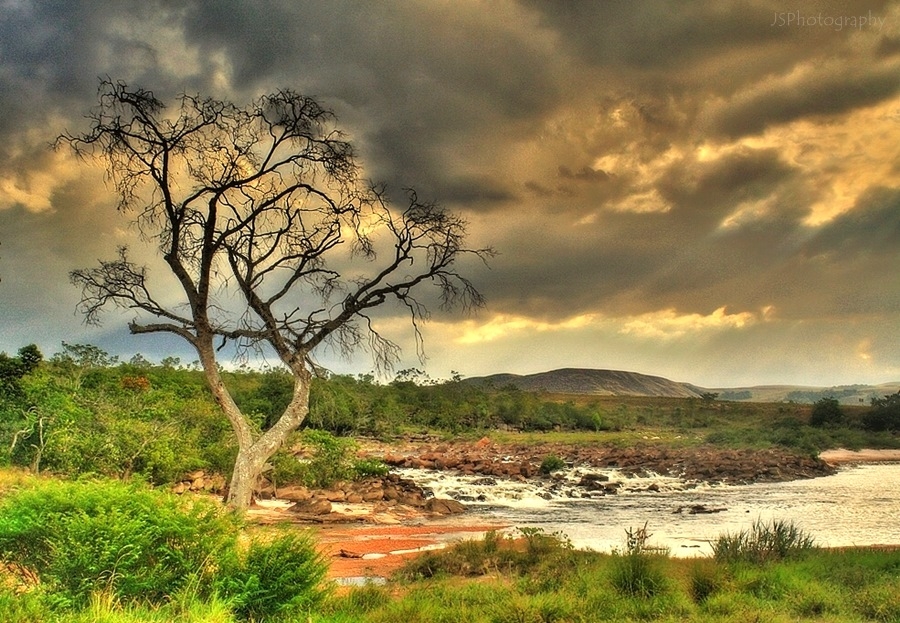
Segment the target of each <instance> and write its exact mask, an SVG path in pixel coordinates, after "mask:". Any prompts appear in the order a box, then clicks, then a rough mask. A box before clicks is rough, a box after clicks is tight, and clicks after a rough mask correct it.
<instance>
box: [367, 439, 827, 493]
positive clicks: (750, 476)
mask: <svg viewBox="0 0 900 623" xmlns="http://www.w3.org/2000/svg"><path fill="white" fill-rule="evenodd" d="M369 453H370V454H372V455H380V457H381V458H382V459H383V460H384V461H385V462H386V463H387V464H388V465H390V466H392V467H407V468H416V469H434V470H454V471H458V472H460V473H462V474H466V475H475V474H477V475H482V476H490V477H497V478H510V479H516V480H524V479H529V478H539V477H541V476H542V473H541V464H542V462H543V461H544V460H545V459H546V457H548V456H554V457H558V458H559V459H561V460H562V461H564V462H565V463H566V464H567V465H570V466H581V467H584V468H586V469H589V468H595V469H607V468H615V469H617V470H618V471H620V472H621V473H623V474H625V475H627V476H641V475H644V474H648V473H653V474H657V475H660V476H672V477H677V478H681V479H683V480H686V481H695V482H706V483H722V484H749V483H754V482H785V481H789V480H797V479H801V478H815V477H819V476H827V475H830V474H833V473H834V471H835V468H834V467H833V466H832V465H830V464H829V463H827V462H825V461H824V460H822V459H820V458H816V457H811V456H808V455H803V454H798V453H793V452H789V451H787V450H774V449H768V450H745V449H740V450H737V449H735V450H731V449H722V448H716V447H713V446H698V447H691V448H673V447H667V446H661V445H656V444H649V443H648V444H642V445H635V446H631V447H619V446H612V445H590V446H588V445H573V444H560V443H546V444H539V445H534V444H501V443H497V442H494V441H492V440H490V439H489V438H483V439H481V440H479V441H476V442H453V443H425V444H407V445H405V446H400V447H399V448H397V447H389V446H385V447H381V448H377V447H372V448H369Z"/></svg>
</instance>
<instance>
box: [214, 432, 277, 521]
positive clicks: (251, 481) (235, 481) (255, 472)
mask: <svg viewBox="0 0 900 623" xmlns="http://www.w3.org/2000/svg"><path fill="white" fill-rule="evenodd" d="M254 448H255V446H251V447H250V448H248V449H246V450H239V451H238V455H237V458H236V459H235V461H234V470H232V472H231V481H230V482H229V484H228V495H227V497H226V498H225V503H226V504H227V505H228V506H229V507H230V508H232V509H235V510H246V509H247V508H249V507H250V504H251V503H252V501H253V491H254V490H255V489H256V484H257V482H258V481H259V477H260V475H261V474H262V471H263V467H265V464H266V460H268V458H269V457H268V456H262V452H261V451H260V449H256V450H255V451H254Z"/></svg>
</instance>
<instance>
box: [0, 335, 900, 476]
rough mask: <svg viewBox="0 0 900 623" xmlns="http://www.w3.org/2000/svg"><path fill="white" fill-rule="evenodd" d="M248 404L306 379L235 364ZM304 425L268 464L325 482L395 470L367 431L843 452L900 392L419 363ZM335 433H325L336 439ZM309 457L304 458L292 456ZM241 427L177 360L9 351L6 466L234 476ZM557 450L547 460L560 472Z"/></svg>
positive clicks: (261, 415)
mask: <svg viewBox="0 0 900 623" xmlns="http://www.w3.org/2000/svg"><path fill="white" fill-rule="evenodd" d="M222 376H223V378H224V380H225V382H226V383H227V384H228V385H229V387H230V388H231V392H232V394H233V396H234V397H235V400H236V401H237V402H238V404H239V406H240V407H241V409H242V410H243V412H245V413H248V414H250V417H251V419H252V421H253V423H254V426H256V427H257V428H258V429H259V430H261V431H262V430H265V429H266V428H267V427H269V426H271V425H272V423H273V422H274V421H275V418H277V417H278V415H279V414H280V413H281V412H282V410H283V409H284V406H285V405H286V404H287V402H288V401H289V400H290V394H291V391H292V380H291V377H290V375H288V374H287V373H285V372H283V371H281V370H277V369H273V370H251V369H246V368H245V369H239V370H235V371H230V372H223V373H222ZM310 404H311V406H310V409H311V410H310V414H309V417H308V418H307V421H306V429H305V430H304V431H301V432H298V433H296V434H294V435H293V436H291V437H290V438H289V439H288V442H287V443H286V445H285V448H284V450H282V451H281V452H280V453H278V454H276V455H275V456H274V457H273V458H272V460H271V461H270V462H271V464H272V465H274V468H275V469H274V470H272V471H271V472H270V473H269V475H270V476H271V477H272V478H274V479H275V480H276V481H277V482H278V483H279V484H287V483H288V482H297V483H305V484H308V485H312V486H317V485H319V486H325V485H326V484H328V483H330V482H334V481H335V480H340V479H352V478H355V477H360V476H364V475H368V474H380V473H383V471H384V466H383V465H381V464H379V463H377V462H372V461H359V460H358V459H357V458H356V456H355V452H356V449H357V448H356V445H355V442H353V441H352V439H353V438H358V437H360V436H375V437H379V438H382V439H392V438H395V437H400V436H404V435H408V434H418V433H423V432H426V433H428V434H431V435H435V434H436V435H446V436H453V437H455V438H459V437H469V438H473V439H474V438H478V437H480V436H482V435H485V434H488V433H489V434H490V435H491V437H492V438H494V439H496V440H498V441H502V440H512V441H516V442H525V443H529V442H531V441H534V442H536V443H544V442H547V441H560V442H565V443H574V444H579V443H584V444H596V443H604V444H613V445H634V444H635V443H644V444H646V443H656V444H669V445H678V446H693V445H699V444H712V445H716V446H725V447H736V448H767V447H784V448H789V449H794V450H797V451H800V452H804V453H810V454H814V453H817V452H819V451H821V450H823V449H827V448H834V447H847V448H861V447H873V448H879V447H900V437H898V436H897V435H896V429H897V428H900V424H898V422H900V415H898V413H900V410H898V406H900V397H898V396H886V397H884V398H879V399H875V400H873V402H872V405H871V406H870V407H865V406H843V407H842V406H840V405H838V404H837V401H836V400H835V399H833V398H823V399H821V400H819V401H818V402H816V403H815V404H813V405H801V404H792V403H778V404H775V403H772V404H768V403H734V402H723V401H720V400H716V399H715V398H714V397H713V396H712V395H709V396H706V397H704V398H702V399H679V398H633V397H611V396H564V395H553V394H533V393H528V392H524V391H521V390H517V389H514V388H510V387H505V388H495V387H483V386H479V385H476V384H472V383H466V382H464V381H462V380H461V379H459V377H458V375H455V376H454V378H453V379H452V380H450V381H447V382H435V381H432V380H430V379H428V378H427V377H426V376H425V375H424V373H422V372H421V371H419V370H404V371H401V372H400V373H399V374H398V375H397V377H396V379H395V380H394V381H393V382H390V383H377V382H375V380H374V379H373V377H371V376H366V375H363V376H359V377H350V376H334V375H333V376H329V377H327V378H321V379H316V380H315V382H314V383H313V386H312V394H311V399H310ZM326 433H327V434H326ZM298 449H303V453H304V454H305V455H306V456H307V457H308V458H309V459H310V461H308V462H306V463H298V462H297V461H296V460H295V459H294V457H293V454H292V452H293V451H296V450H298ZM236 452H237V448H236V445H235V443H234V435H233V432H232V430H231V427H230V426H229V425H228V423H227V422H226V421H225V420H224V419H223V418H221V416H220V413H219V411H218V409H217V407H216V405H215V402H214V400H213V399H212V396H211V395H210V392H209V390H208V389H207V387H206V384H205V381H204V379H203V376H202V372H201V371H200V370H199V369H197V368H196V366H194V365H191V366H184V365H182V364H181V362H180V361H178V360H177V359H168V360H165V361H163V362H162V363H161V364H158V365H153V364H151V363H150V362H148V361H147V360H145V359H144V358H143V357H141V356H140V355H137V356H135V357H133V358H132V359H131V360H129V361H128V362H120V361H118V360H117V359H116V358H115V357H111V356H109V355H108V354H107V353H105V352H103V351H102V350H100V349H98V348H97V347H95V346H90V345H78V344H74V345H73V344H65V343H64V344H63V347H62V351H61V352H60V353H57V354H55V355H53V356H52V357H50V359H49V360H46V361H45V360H44V359H43V357H42V355H41V353H40V352H39V351H38V350H37V349H36V348H35V347H34V346H26V347H24V348H23V349H20V351H19V354H18V355H17V356H15V357H10V356H7V355H2V354H0V465H14V466H23V467H27V468H29V469H31V470H32V471H34V472H41V471H45V470H46V471H50V472H53V473H57V474H67V475H73V476H74V475H79V474H99V475H104V476H109V477H116V478H128V477H130V476H132V475H137V476H140V477H141V478H143V479H145V480H147V481H148V482H150V483H152V484H156V485H164V484H169V483H172V482H177V481H178V480H179V479H181V478H182V477H183V476H184V475H185V474H187V473H189V472H191V471H194V470H199V469H203V470H207V471H208V472H212V473H218V474H221V475H223V476H228V475H229V474H230V470H231V468H232V466H233V464H234V457H235V453H236ZM555 458H556V457H551V456H548V457H546V462H545V465H544V466H543V469H544V471H545V473H550V472H552V471H553V470H555V469H558V468H560V467H561V465H559V463H558V462H557V461H555V460H554V459H555Z"/></svg>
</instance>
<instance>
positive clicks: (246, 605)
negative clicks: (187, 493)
mask: <svg viewBox="0 0 900 623" xmlns="http://www.w3.org/2000/svg"><path fill="white" fill-rule="evenodd" d="M242 534H243V525H242V523H241V522H240V520H239V519H238V516H237V515H235V514H233V513H230V512H227V511H225V510H224V509H223V508H222V506H221V505H219V504H214V503H212V502H210V501H206V500H203V499H195V498H188V497H177V496H175V495H172V494H168V493H163V492H159V491H154V490H152V489H150V488H149V487H147V486H146V485H142V484H140V483H133V482H131V483H129V482H123V481H111V480H104V479H99V480H98V479H90V480H79V481H74V482H67V481H59V480H49V479H30V480H28V481H26V482H24V483H22V484H20V485H18V486H15V487H13V489H12V491H11V492H10V493H8V494H7V495H5V497H4V498H3V500H2V502H0V562H2V563H3V565H5V566H4V571H5V573H3V574H2V575H3V579H4V580H5V582H4V583H3V584H4V586H5V587H6V589H7V593H8V592H10V591H11V592H12V593H13V594H21V593H24V594H25V595H27V598H26V604H27V602H28V600H37V601H41V602H42V604H43V608H45V614H44V616H47V613H49V612H53V613H58V614H59V615H60V616H63V615H65V614H67V613H70V612H84V611H85V610H90V611H95V610H97V609H98V608H101V609H102V608H107V609H117V608H118V607H119V605H121V604H135V605H137V604H140V605H141V606H143V607H146V608H159V607H162V606H168V605H169V604H170V603H171V602H173V601H177V600H187V601H189V602H192V603H195V602H198V601H202V602H205V603H210V604H213V605H214V606H215V607H216V608H219V609H223V610H224V611H225V612H229V613H232V614H233V615H234V616H235V617H236V618H237V619H239V620H261V619H263V618H264V617H270V616H275V615H281V614H286V613H291V614H294V613H298V612H307V611H309V610H310V609H312V608H314V607H317V606H319V605H320V604H321V603H322V602H323V600H324V598H325V596H326V592H325V589H326V587H325V586H324V584H323V579H324V577H325V572H326V570H327V565H326V563H325V562H324V560H323V559H322V558H321V556H320V555H319V554H318V553H317V552H316V550H315V548H314V547H313V543H312V541H311V540H310V538H309V537H308V536H307V535H305V534H304V533H300V532H297V531H296V530H293V531H283V532H279V533H277V534H274V535H272V534H267V535H256V536H255V537H253V538H251V539H250V540H249V541H248V540H246V539H241V535H242ZM7 597H8V595H6V594H3V593H0V613H2V612H3V607H4V605H3V604H4V601H5V599H6V598H7ZM19 608H20V605H16V606H15V607H13V606H12V605H9V606H8V607H7V609H8V610H9V616H8V618H6V619H5V620H16V619H15V617H16V616H18V615H19ZM21 608H23V609H22V614H23V615H24V614H27V613H28V612H29V606H27V605H25V606H21Z"/></svg>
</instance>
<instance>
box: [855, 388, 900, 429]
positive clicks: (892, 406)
mask: <svg viewBox="0 0 900 623" xmlns="http://www.w3.org/2000/svg"><path fill="white" fill-rule="evenodd" d="M863 426H864V427H865V428H866V429H867V430H872V431H886V430H893V431H897V430H900V392H898V393H896V394H891V395H889V396H885V397H884V398H873V399H872V408H871V409H870V410H869V411H868V413H866V414H865V416H863Z"/></svg>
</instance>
